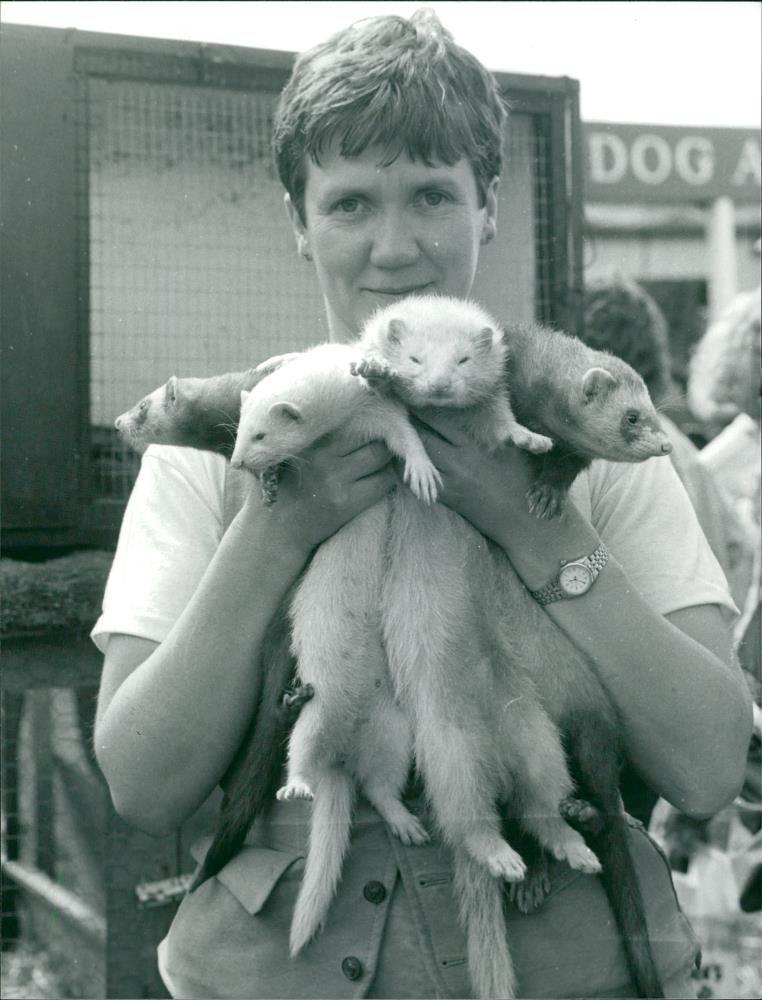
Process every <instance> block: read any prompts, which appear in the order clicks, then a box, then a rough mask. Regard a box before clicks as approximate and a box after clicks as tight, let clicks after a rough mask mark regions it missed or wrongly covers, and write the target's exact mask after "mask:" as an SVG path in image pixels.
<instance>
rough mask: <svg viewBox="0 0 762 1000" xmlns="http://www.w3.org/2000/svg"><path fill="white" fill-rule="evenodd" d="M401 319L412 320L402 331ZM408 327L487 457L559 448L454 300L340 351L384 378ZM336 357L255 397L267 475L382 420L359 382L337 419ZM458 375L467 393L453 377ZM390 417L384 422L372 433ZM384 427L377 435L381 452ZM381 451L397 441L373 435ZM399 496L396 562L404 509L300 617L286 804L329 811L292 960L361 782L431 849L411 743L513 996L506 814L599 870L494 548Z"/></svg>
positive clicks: (476, 936)
mask: <svg viewBox="0 0 762 1000" xmlns="http://www.w3.org/2000/svg"><path fill="white" fill-rule="evenodd" d="M410 309H413V310H415V316H414V317H411V316H410V313H409V310H410ZM400 312H402V315H403V316H404V317H405V320H403V321H402V325H401V326H400V327H399V328H398V325H397V320H398V317H399V315H400ZM424 320H426V329H425V332H424V331H423V325H424ZM409 325H410V326H412V325H414V326H415V327H416V330H417V331H418V330H420V331H421V340H420V344H419V347H420V350H419V353H421V354H422V355H423V354H424V350H423V348H424V346H425V343H426V342H427V341H428V340H430V339H432V338H436V339H437V348H436V349H435V350H431V349H428V350H427V352H426V354H425V357H426V359H427V361H430V359H431V358H432V355H436V357H437V358H438V359H440V358H443V357H447V358H449V360H448V361H447V363H446V364H444V365H443V366H442V371H440V370H439V369H437V370H436V372H435V376H434V377H435V378H436V387H435V388H434V389H433V390H432V391H433V392H434V394H435V395H436V397H437V400H438V402H439V403H440V404H441V405H446V406H456V407H459V408H460V409H461V410H462V413H463V415H464V419H465V415H466V414H468V419H469V426H471V428H472V430H473V432H474V433H475V434H477V435H478V436H479V437H480V440H482V441H484V442H487V441H489V442H490V443H492V444H497V443H498V442H499V441H504V440H509V439H510V440H513V441H517V442H520V443H522V444H523V445H524V446H531V447H532V448H534V449H535V450H537V451H542V450H545V449H547V447H548V446H549V445H550V441H549V440H548V439H547V438H543V437H542V436H540V435H534V434H532V432H530V431H528V430H527V429H526V428H523V427H521V426H520V425H517V424H516V421H515V419H514V418H513V416H512V413H511V409H510V405H509V403H508V399H507V394H506V393H505V390H504V389H503V388H502V376H501V372H502V364H503V359H504V347H503V344H502V337H501V335H500V333H499V331H498V330H497V327H496V326H495V324H494V322H492V321H491V320H490V318H489V317H488V316H487V315H486V314H485V313H484V312H483V311H480V310H479V309H478V308H477V307H476V306H474V305H473V304H470V303H462V302H460V301H458V300H445V299H441V298H436V299H430V298H426V299H425V300H408V301H406V302H404V303H398V304H396V305H395V306H392V307H388V308H387V309H386V310H383V311H381V312H379V313H377V314H376V315H375V316H374V317H373V318H372V319H371V321H370V322H369V323H368V325H367V326H366V328H365V330H364V332H363V334H362V336H361V339H360V342H359V345H355V346H353V347H349V348H343V349H341V350H342V351H343V352H349V353H351V355H352V365H353V367H354V368H355V370H357V369H358V366H361V365H362V364H363V363H369V364H370V368H371V369H372V371H370V372H369V373H370V374H371V375H373V374H374V373H375V368H374V367H373V364H372V361H371V359H370V358H369V357H368V355H372V354H373V350H372V348H373V346H374V345H377V343H378V341H379V336H380V335H381V334H382V333H383V336H384V337H385V336H386V335H387V334H390V335H391V336H395V335H396V333H400V334H401V335H404V337H405V338H407V336H408V333H409V330H408V326H409ZM406 343H407V340H406ZM418 343H419V342H418V340H416V344H418ZM327 353H328V352H327V351H326V349H325V348H318V349H315V351H313V352H308V353H307V354H306V355H305V356H304V360H303V361H301V360H298V361H294V362H290V363H289V364H288V365H287V366H284V368H282V369H280V371H279V372H277V373H275V374H274V375H272V376H270V377H269V378H268V379H267V380H265V381H263V382H262V383H260V385H259V386H257V388H256V389H255V390H254V391H253V392H252V393H251V394H250V395H244V397H243V399H244V402H243V404H242V409H241V420H240V425H239V432H238V438H237V443H236V448H235V450H234V453H233V461H234V462H235V463H237V464H243V465H246V466H247V467H249V468H252V469H253V470H255V471H256V470H261V469H262V468H264V467H265V466H269V465H272V464H274V463H277V462H280V461H282V460H283V459H285V458H286V457H288V456H293V455H297V454H299V453H300V451H302V450H303V449H304V448H305V447H306V446H307V445H308V444H310V443H311V442H312V441H314V440H315V439H316V438H317V437H319V436H321V435H322V434H324V433H326V432H327V431H329V430H331V429H333V428H335V427H336V426H340V425H341V426H343V425H347V424H348V425H349V426H354V421H355V416H354V413H353V407H354V406H362V407H363V409H364V408H365V407H367V406H369V405H371V404H369V403H368V401H367V396H369V395H371V394H369V393H368V390H367V388H365V386H363V385H362V383H360V380H358V383H360V384H359V385H358V391H361V392H362V393H365V395H360V396H357V394H355V396H354V397H351V398H350V405H349V407H347V405H346V404H344V405H343V408H342V407H341V406H337V399H341V400H344V398H345V391H346V379H347V377H348V371H349V362H347V369H346V370H345V371H343V372H342V371H338V372H337V371H336V370H335V369H334V367H333V366H334V361H335V358H337V357H341V358H342V359H343V358H344V357H346V356H347V354H346V353H343V354H338V355H337V354H334V355H333V356H332V357H331V358H330V359H329V358H326V364H325V365H322V361H323V355H324V354H326V355H327ZM310 354H311V355H312V357H310ZM316 360H319V361H320V362H321V365H322V367H321V366H320V365H317V364H316ZM461 361H462V362H463V363H462V364H461V363H459V362H461ZM453 367H456V368H457V373H458V377H457V378H456V379H454V378H452V377H451V376H445V375H444V374H443V372H444V371H449V370H450V368H453ZM431 370H432V371H433V370H434V365H433V364H431ZM349 377H350V378H351V376H349ZM448 379H449V383H450V384H449V386H448V385H446V384H445V383H446V382H447V381H448ZM334 382H336V385H337V386H340V387H341V388H340V390H339V389H337V388H335V387H334ZM453 383H454V384H453ZM470 383H473V388H472V389H470V390H469V389H468V388H467V387H468V386H469V384H470ZM371 398H373V396H372V395H371ZM415 401H417V400H411V402H415ZM379 413H380V411H378V410H376V409H375V408H374V419H376V416H377V415H378V414H379ZM284 422H285V423H284ZM408 426H409V425H408ZM371 429H372V428H371V427H370V425H369V423H368V422H367V421H365V423H364V429H363V433H364V436H365V438H366V439H367V436H368V432H370V431H371ZM375 436H387V435H385V434H382V433H381V432H380V428H379V427H378V426H376V428H375ZM408 478H412V479H413V481H414V477H408ZM399 492H400V497H399V498H398V500H399V502H398V500H394V501H393V503H392V507H391V511H392V513H391V517H392V530H391V539H390V540H389V541H388V549H386V551H385V548H386V545H385V540H386V539H387V535H388V524H387V521H388V516H389V505H388V504H379V505H376V506H375V507H373V508H371V509H370V510H368V511H366V512H365V513H364V514H363V515H361V516H360V517H359V518H356V519H355V520H354V521H352V522H350V524H349V525H347V526H345V528H343V529H342V530H341V531H339V532H338V533H337V534H336V535H334V536H333V537H332V538H331V539H329V540H328V541H327V542H326V543H324V544H323V545H322V546H321V547H320V549H319V550H318V552H317V553H316V555H315V557H314V559H313V562H312V563H311V565H310V567H309V570H308V571H307V573H306V575H305V578H304V580H303V581H302V583H301V584H300V586H299V589H298V591H297V594H296V596H295V599H294V602H293V604H292V609H291V620H292V629H293V649H294V652H295V654H296V657H297V661H298V672H299V677H300V680H301V682H302V683H309V684H311V685H312V686H313V688H314V690H315V696H314V697H313V698H312V700H311V701H309V702H308V703H307V704H305V705H304V707H303V708H302V711H301V714H300V716H299V719H298V720H297V722H296V724H295V726H294V729H293V731H292V734H291V739H290V742H289V775H288V781H287V784H286V786H285V787H284V788H283V789H281V791H280V792H279V797H280V798H282V799H288V798H297V797H312V796H313V795H314V799H315V804H314V807H313V817H312V824H311V836H310V849H309V852H308V857H307V862H306V866H305V875H304V879H303V883H302V888H301V890H300V893H299V898H298V900H297V905H296V909H295V913H294V919H293V922H292V930H291V950H292V953H296V952H298V951H299V950H300V949H301V947H303V945H304V944H305V943H306V942H307V941H308V940H309V938H310V937H312V935H313V934H314V933H315V931H316V930H317V929H318V928H319V926H320V924H321V923H322V921H323V920H324V918H325V915H326V913H327V910H328V907H329V905H330V901H331V899H332V898H333V895H334V892H335V887H336V883H337V881H338V878H339V875H340V871H341V864H342V861H343V857H344V854H345V852H346V848H347V845H348V841H349V831H350V823H351V807H352V801H353V795H354V788H355V783H356V782H358V783H359V784H360V785H361V787H362V789H363V791H364V793H365V795H366V796H367V798H368V799H369V800H370V801H371V803H372V804H373V805H374V806H376V808H377V809H378V811H379V812H380V814H381V815H382V816H383V817H384V819H385V820H386V821H387V823H388V824H389V826H390V827H391V829H392V830H393V831H394V832H395V833H396V834H397V835H398V836H400V837H401V838H402V839H403V840H404V841H405V842H408V843H421V842H423V840H424V839H425V837H426V833H425V831H424V830H423V828H422V827H421V826H420V824H419V823H418V821H417V820H416V819H415V817H413V816H412V815H411V814H410V813H409V812H408V811H407V810H406V809H405V807H404V806H403V805H402V803H401V801H400V793H401V790H402V787H403V784H404V781H405V779H406V777H407V773H408V766H409V762H410V752H411V736H412V745H414V747H415V755H416V759H417V761H418V765H419V768H420V770H421V773H422V775H423V778H424V782H425V785H426V789H427V793H428V797H429V799H430V802H431V805H432V809H433V813H434V816H435V818H436V821H437V823H438V825H439V826H440V827H441V829H442V832H443V834H444V836H445V839H446V841H447V842H448V843H449V844H450V845H451V846H452V848H453V850H454V857H455V874H456V888H457V892H458V895H459V898H460V902H461V906H462V910H463V917H464V923H465V924H466V927H467V929H468V936H469V964H470V967H471V972H472V976H473V980H474V985H475V987H476V989H477V990H478V992H479V993H480V995H484V996H511V995H513V992H514V976H513V968H512V963H511V959H510V953H509V951H508V944H507V940H506V932H505V923H504V920H503V915H502V905H503V904H502V895H503V889H502V880H504V879H506V880H510V881H515V880H519V879H521V878H523V876H524V874H525V866H524V863H523V861H522V859H521V857H520V856H519V855H518V854H517V852H516V851H515V850H514V849H513V848H512V847H511V846H510V845H509V844H508V843H507V842H506V841H505V839H504V838H503V837H502V835H501V832H500V827H501V821H500V816H499V813H498V810H497V802H498V801H499V800H503V801H507V800H510V801H511V802H513V803H514V807H515V812H516V813H517V814H518V816H519V817H520V818H521V820H522V822H523V823H524V825H525V826H526V827H527V829H529V830H530V831H531V832H532V833H533V834H534V835H535V836H536V837H537V838H538V839H539V840H540V841H541V842H542V843H543V844H544V845H545V846H546V847H547V848H548V849H549V850H551V851H552V852H553V854H554V855H555V856H556V857H559V858H566V859H567V860H568V861H569V862H570V863H571V864H572V865H573V866H575V867H578V868H581V869H583V870H585V871H597V870H598V868H599V865H598V862H597V859H596V858H595V856H594V855H593V854H592V852H591V851H589V849H588V848H587V847H586V846H585V844H584V841H583V840H582V838H581V836H580V835H579V834H578V833H577V832H576V831H574V830H573V829H572V828H571V827H569V826H568V825H567V824H566V823H565V822H564V820H563V819H562V818H561V816H560V814H559V805H560V802H561V800H562V799H563V798H564V797H566V796H567V795H568V794H569V793H570V792H571V788H572V784H571V780H570V778H569V775H568V771H567V768H566V762H565V757H564V754H563V750H562V748H561V741H560V737H559V734H558V731H557V729H556V727H555V726H554V724H553V723H552V722H551V721H550V719H549V718H548V716H547V715H546V713H545V712H544V710H543V709H542V708H541V707H540V705H539V702H538V700H537V698H536V697H535V694H534V690H533V687H532V683H531V680H530V679H529V676H528V674H527V672H526V671H525V670H523V669H513V670H512V669H511V665H512V664H511V663H507V662H506V660H505V650H504V649H503V648H501V647H500V645H499V643H498V642H497V640H496V639H495V634H496V628H495V627H494V624H493V626H490V624H489V621H488V619H489V616H490V615H492V616H493V618H494V619H495V620H496V619H497V616H498V614H499V612H498V610H497V609H493V608H492V607H491V603H492V601H491V599H489V600H485V594H484V589H485V587H486V588H487V591H488V593H489V594H490V595H494V594H495V593H496V588H494V587H490V585H489V582H488V580H486V579H485V576H484V574H485V560H484V558H483V552H484V541H483V539H482V538H481V536H479V535H478V533H476V532H475V531H474V529H471V528H470V526H465V522H462V523H463V524H464V526H465V527H464V529H463V530H462V531H460V532H458V533H457V537H455V538H453V544H452V545H450V540H449V538H447V534H444V535H443V534H442V530H443V524H442V519H443V518H444V519H445V522H446V521H447V519H449V518H452V517H455V515H452V514H451V512H449V511H447V510H446V508H442V507H437V506H434V507H424V505H422V504H420V503H419V502H418V501H417V500H415V499H414V498H413V497H412V496H411V495H410V494H408V493H407V492H406V491H399ZM433 492H434V494H435V489H434V490H433ZM430 495H431V494H430ZM419 515H422V516H419ZM426 515H430V516H426ZM458 520H459V521H460V520H461V519H458ZM397 528H399V530H400V532H401V535H400V537H395V535H396V531H397ZM445 530H446V523H445ZM443 538H447V544H446V545H443V544H442V540H443ZM390 558H391V564H390V566H389V565H387V562H385V560H389V559H390ZM382 594H383V595H384V600H383V602H381V600H380V599H381V595H382ZM403 595H404V597H403ZM405 605H406V607H405ZM382 636H383V637H384V640H385V645H386V650H385V649H384V645H383V644H382ZM387 653H388V655H389V660H390V667H391V675H392V683H390V678H389V672H388V670H387V664H386V655H387ZM514 664H515V657H514ZM358 665H359V667H358ZM411 721H412V725H413V732H412V734H411V730H410V723H411Z"/></svg>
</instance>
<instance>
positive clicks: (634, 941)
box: [565, 712, 664, 998]
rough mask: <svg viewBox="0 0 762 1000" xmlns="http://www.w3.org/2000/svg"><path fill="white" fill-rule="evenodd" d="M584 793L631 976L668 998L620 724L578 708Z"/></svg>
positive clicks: (572, 727) (576, 733)
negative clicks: (622, 781)
mask: <svg viewBox="0 0 762 1000" xmlns="http://www.w3.org/2000/svg"><path fill="white" fill-rule="evenodd" d="M565 727H566V730H567V732H570V733H571V734H572V746H573V749H572V756H573V757H574V758H575V759H576V761H577V764H578V766H579V769H580V775H581V777H582V786H583V792H582V794H583V795H585V796H588V797H589V798H590V800H591V802H592V803H593V804H594V805H595V806H596V807H597V808H598V809H599V810H600V812H601V815H602V817H603V819H604V825H603V829H602V830H601V832H600V833H599V834H597V835H595V836H593V837H591V843H590V846H591V847H592V849H593V850H594V851H595V853H596V854H597V855H598V859H599V860H600V862H601V868H602V870H601V876H600V877H601V881H602V883H603V888H604V890H605V892H606V896H607V898H608V901H609V905H610V906H611V909H612V912H613V914H614V920H615V921H616V925H617V928H618V930H619V934H620V936H621V939H622V947H623V948H624V953H625V958H626V961H627V968H628V971H629V973H630V979H631V980H632V982H633V984H634V985H635V987H636V988H637V990H638V993H639V994H640V996H642V997H654V998H658V997H663V996H664V992H663V989H662V985H661V981H660V978H659V973H658V971H657V968H656V962H655V961H654V957H653V952H652V950H651V943H650V940H649V936H648V925H647V923H646V908H645V904H644V902H643V894H642V893H641V891H640V882H639V879H638V873H637V869H636V868H635V861H634V859H633V855H632V850H631V848H630V828H629V824H628V822H627V819H626V817H625V815H624V812H623V810H622V805H621V800H620V797H619V789H618V777H619V759H620V755H619V753H618V752H617V749H616V747H617V735H616V722H615V720H614V718H613V716H610V715H607V714H605V713H603V712H597V713H592V714H591V713H586V712H578V713H576V714H575V715H573V716H570V717H567V718H566V720H565Z"/></svg>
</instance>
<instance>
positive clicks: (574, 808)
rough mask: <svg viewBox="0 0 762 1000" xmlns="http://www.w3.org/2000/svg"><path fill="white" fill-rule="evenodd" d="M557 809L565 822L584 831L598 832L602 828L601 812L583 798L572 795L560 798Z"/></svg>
mask: <svg viewBox="0 0 762 1000" xmlns="http://www.w3.org/2000/svg"><path fill="white" fill-rule="evenodd" d="M558 811H559V812H560V813H561V816H562V817H563V818H564V819H565V820H566V822H567V823H569V824H570V825H571V826H575V827H577V829H578V830H582V831H584V832H585V833H600V831H601V830H602V828H603V822H604V819H603V815H602V813H601V812H600V811H599V810H598V809H596V807H595V806H594V805H593V804H592V803H591V802H587V801H586V800H585V799H578V798H575V797H574V796H569V798H566V799H562V801H561V804H560V805H559V807H558Z"/></svg>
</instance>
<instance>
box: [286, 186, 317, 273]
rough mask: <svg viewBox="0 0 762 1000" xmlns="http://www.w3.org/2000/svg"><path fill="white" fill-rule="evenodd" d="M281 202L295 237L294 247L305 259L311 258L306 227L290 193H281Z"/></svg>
mask: <svg viewBox="0 0 762 1000" xmlns="http://www.w3.org/2000/svg"><path fill="white" fill-rule="evenodd" d="M283 204H284V206H285V208H286V215H288V221H289V222H290V223H291V229H292V230H293V233H294V236H295V237H296V248H297V250H298V251H299V256H300V257H304V258H305V259H306V260H312V254H311V253H310V250H309V242H308V239H307V227H306V226H305V224H304V220H303V219H302V216H301V214H300V212H299V209H298V208H297V207H296V205H295V204H294V202H293V200H292V198H291V195H290V194H288V193H286V194H284V195H283Z"/></svg>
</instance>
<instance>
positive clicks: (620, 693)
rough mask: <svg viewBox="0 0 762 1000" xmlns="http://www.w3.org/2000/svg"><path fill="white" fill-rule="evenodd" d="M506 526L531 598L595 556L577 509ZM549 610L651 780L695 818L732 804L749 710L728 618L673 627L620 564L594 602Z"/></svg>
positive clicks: (588, 598)
mask: <svg viewBox="0 0 762 1000" xmlns="http://www.w3.org/2000/svg"><path fill="white" fill-rule="evenodd" d="M517 520H518V522H519V523H518V524H517ZM508 522H509V523H508V524H507V526H506V529H505V530H504V531H503V532H502V533H501V534H502V537H501V538H498V539H496V540H497V541H498V542H499V543H500V544H501V546H502V547H503V548H504V549H505V550H506V552H507V553H508V556H509V558H510V559H511V561H512V563H513V564H514V566H515V568H516V570H517V572H518V573H519V575H520V576H521V577H522V578H523V580H524V582H525V583H526V585H527V586H528V587H529V588H530V589H537V588H539V587H541V586H542V585H543V584H545V583H547V582H548V581H549V580H550V579H552V578H553V576H554V575H555V574H556V573H557V572H558V569H559V568H560V559H561V558H564V559H569V558H572V557H576V556H582V555H588V554H589V553H591V552H592V551H593V549H594V548H595V547H596V546H597V545H598V542H599V538H598V536H597V534H596V532H595V530H594V529H593V528H592V527H591V526H590V524H589V523H588V522H586V521H585V519H584V518H583V517H582V516H581V515H580V514H579V513H578V512H577V511H576V510H575V509H574V508H573V506H572V505H571V504H569V505H568V507H567V512H566V513H565V514H564V516H563V517H562V518H559V519H556V520H554V521H552V522H543V521H539V520H538V519H532V518H531V517H528V518H524V517H523V515H522V514H521V512H520V511H518V510H517V511H516V516H515V517H514V518H511V519H508ZM545 610H546V611H547V613H548V614H549V615H550V616H551V617H552V618H553V619H554V620H555V621H556V623H557V624H558V625H559V626H560V627H561V628H562V629H563V630H564V632H566V634H567V635H568V636H569V638H570V639H571V640H572V642H574V644H575V645H576V646H577V648H578V649H580V650H581V651H582V652H584V653H585V654H586V655H587V656H588V657H589V658H590V659H591V660H592V662H593V663H594V665H595V667H596V669H597V671H598V674H599V676H600V678H601V680H602V682H603V684H604V685H605V687H606V689H607V691H608V692H609V694H610V696H611V698H612V699H613V701H614V703H615V705H616V706H617V708H618V711H619V714H620V716H621V719H622V723H623V727H624V734H623V735H624V741H625V747H626V750H627V754H628V756H629V758H630V760H631V762H632V763H633V764H634V766H635V767H636V768H637V769H638V771H639V772H640V773H641V774H642V776H643V778H644V779H645V780H646V781H647V782H648V783H649V784H650V785H651V786H652V787H653V788H654V789H655V790H656V791H657V792H659V794H660V795H662V796H663V797H664V798H666V799H667V800H668V801H670V802H672V803H673V804H674V805H675V806H677V807H678V808H680V809H682V810H683V811H685V812H688V813H694V814H697V815H709V814H711V813H713V812H716V811H717V809H719V808H721V807H722V806H723V805H725V804H726V803H727V802H728V801H729V800H730V799H732V798H733V796H734V795H735V794H736V793H737V790H738V787H740V782H741V781H742V780H743V764H744V761H745V757H746V751H747V748H748V743H749V738H750V726H751V707H750V702H749V699H748V692H747V690H746V687H745V685H744V683H743V680H742V678H741V675H740V672H739V671H738V670H737V668H736V667H735V666H733V665H732V655H731V637H730V631H729V629H728V628H727V626H726V625H725V624H724V621H723V618H722V615H721V612H720V610H719V609H718V608H716V607H713V606H704V607H698V608H690V609H685V611H683V612H676V613H675V614H674V615H672V616H670V617H671V620H668V619H666V618H664V617H663V616H661V615H660V614H658V613H657V612H656V611H654V610H653V609H652V608H651V607H650V606H649V605H648V604H647V602H646V601H644V600H643V598H642V597H641V596H640V595H639V594H638V593H637V592H636V591H635V589H634V588H633V586H632V584H631V583H630V581H629V579H628V578H627V576H626V574H625V573H624V571H623V570H622V568H621V566H619V564H618V563H617V561H616V559H615V558H614V557H611V558H610V559H609V562H608V564H607V565H606V566H605V568H604V569H603V571H602V572H601V574H600V576H599V578H598V580H597V582H596V583H595V585H594V586H593V588H592V589H591V590H590V591H589V592H588V593H587V594H586V595H584V596H582V597H579V598H575V599H574V600H570V601H563V600H562V601H556V602H554V603H551V604H549V605H547V606H546V609H545Z"/></svg>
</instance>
